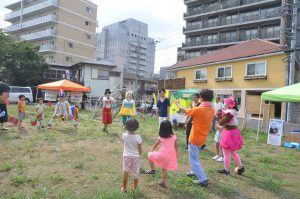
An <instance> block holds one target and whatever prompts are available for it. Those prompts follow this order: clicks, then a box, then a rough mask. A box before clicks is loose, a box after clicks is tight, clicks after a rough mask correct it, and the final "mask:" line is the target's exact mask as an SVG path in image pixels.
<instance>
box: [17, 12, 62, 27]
mask: <svg viewBox="0 0 300 199" xmlns="http://www.w3.org/2000/svg"><path fill="white" fill-rule="evenodd" d="M50 21H56V15H55V14H50V15H46V16H43V17H39V18H36V19H33V20H30V21H26V22H23V24H22V28H27V27H31V26H35V25H39V24H42V23H46V22H50Z"/></svg>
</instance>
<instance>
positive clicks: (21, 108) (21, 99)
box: [17, 95, 26, 128]
mask: <svg viewBox="0 0 300 199" xmlns="http://www.w3.org/2000/svg"><path fill="white" fill-rule="evenodd" d="M25 106H26V104H25V96H24V95H19V102H18V105H17V107H18V111H19V128H24V127H23V126H22V122H23V120H24V119H25Z"/></svg>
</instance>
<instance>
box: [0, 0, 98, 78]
mask: <svg viewBox="0 0 300 199" xmlns="http://www.w3.org/2000/svg"><path fill="white" fill-rule="evenodd" d="M6 8H7V9H9V10H11V12H10V13H8V14H6V15H5V20H6V21H7V22H10V23H11V25H10V26H8V27H6V28H5V29H4V31H5V32H6V33H7V34H10V35H13V36H15V38H16V39H17V40H21V41H27V42H30V43H32V44H34V45H36V46H39V48H40V49H39V52H40V53H42V54H43V56H44V57H45V59H46V62H47V63H49V64H50V70H49V71H47V72H46V73H45V79H49V80H56V79H63V78H67V79H70V72H69V70H68V68H69V67H70V66H72V65H74V64H76V63H79V62H84V61H96V26H97V20H96V19H97V5H96V4H94V3H92V2H91V1H89V0H72V1H70V0H21V1H20V0H19V1H16V2H14V3H12V4H10V5H7V6H6Z"/></svg>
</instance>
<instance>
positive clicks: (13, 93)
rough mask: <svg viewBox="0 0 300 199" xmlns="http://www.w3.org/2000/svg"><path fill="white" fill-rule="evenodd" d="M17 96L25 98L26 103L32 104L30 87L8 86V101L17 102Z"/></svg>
mask: <svg viewBox="0 0 300 199" xmlns="http://www.w3.org/2000/svg"><path fill="white" fill-rule="evenodd" d="M19 95H24V96H25V100H26V103H29V102H33V95H32V90H31V88H30V87H19V86H10V91H9V101H10V102H18V101H19Z"/></svg>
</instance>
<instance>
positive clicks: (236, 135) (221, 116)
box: [218, 97, 245, 175]
mask: <svg viewBox="0 0 300 199" xmlns="http://www.w3.org/2000/svg"><path fill="white" fill-rule="evenodd" d="M224 101H225V106H226V110H225V111H221V110H220V111H219V112H218V122H219V124H220V125H221V126H223V130H222V137H221V142H220V146H221V147H222V150H223V156H224V169H222V170H219V171H218V172H219V173H223V174H227V175H230V158H231V156H232V157H233V159H234V160H235V162H236V164H237V165H238V167H236V168H235V172H236V173H237V174H238V175H242V173H243V172H245V168H244V166H243V164H242V162H241V159H240V156H239V154H237V151H238V150H240V149H241V148H242V147H243V138H242V136H241V132H240V130H239V129H238V119H237V115H238V111H239V110H238V108H237V103H236V101H235V99H234V98H233V97H229V98H227V99H225V100H224Z"/></svg>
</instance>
